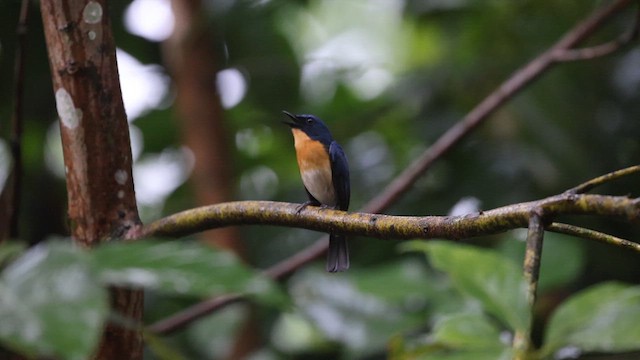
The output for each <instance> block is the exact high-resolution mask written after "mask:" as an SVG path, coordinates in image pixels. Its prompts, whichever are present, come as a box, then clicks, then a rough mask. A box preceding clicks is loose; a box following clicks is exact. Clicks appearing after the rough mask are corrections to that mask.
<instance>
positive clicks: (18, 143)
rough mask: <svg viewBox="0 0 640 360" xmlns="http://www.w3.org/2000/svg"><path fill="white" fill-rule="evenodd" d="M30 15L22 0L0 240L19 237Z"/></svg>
mask: <svg viewBox="0 0 640 360" xmlns="http://www.w3.org/2000/svg"><path fill="white" fill-rule="evenodd" d="M28 19H29V1H28V0H22V3H21V5H20V15H19V18H18V25H17V27H16V35H17V38H18V41H17V45H16V55H15V63H14V68H13V113H12V115H11V138H10V140H9V144H10V148H11V160H12V165H11V170H10V171H9V177H8V178H7V182H6V185H5V187H4V191H2V195H1V196H0V207H1V208H0V218H2V220H0V242H2V241H3V240H4V239H5V238H6V237H11V238H18V224H19V220H20V199H21V193H22V128H23V125H22V124H23V111H22V109H23V106H22V96H23V93H24V64H25V61H24V59H25V56H24V54H25V51H26V48H27V44H26V42H27V23H28Z"/></svg>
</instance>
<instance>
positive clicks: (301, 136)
mask: <svg viewBox="0 0 640 360" xmlns="http://www.w3.org/2000/svg"><path fill="white" fill-rule="evenodd" d="M292 132H293V138H294V140H295V147H296V155H297V158H298V166H299V167H300V171H307V170H318V169H329V170H331V165H330V163H329V154H328V153H327V150H326V149H325V147H324V145H322V143H320V142H319V141H316V140H313V139H311V138H310V137H309V136H308V135H307V134H305V133H304V132H303V131H302V130H299V129H292Z"/></svg>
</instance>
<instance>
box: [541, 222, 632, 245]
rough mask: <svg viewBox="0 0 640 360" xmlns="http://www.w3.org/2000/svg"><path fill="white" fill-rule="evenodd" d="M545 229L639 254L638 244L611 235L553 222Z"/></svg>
mask: <svg viewBox="0 0 640 360" xmlns="http://www.w3.org/2000/svg"><path fill="white" fill-rule="evenodd" d="M546 229H547V230H548V231H552V232H556V233H560V234H565V235H572V236H576V237H580V238H583V239H588V240H594V241H598V242H601V243H604V244H609V245H613V246H617V247H619V248H623V249H628V250H631V251H635V252H640V245H639V244H638V243H635V242H633V241H629V240H625V239H621V238H619V237H616V236H613V235H609V234H605V233H601V232H599V231H595V230H591V229H585V228H583V227H579V226H574V225H569V224H563V223H557V222H554V223H551V224H550V225H549V226H547V228H546Z"/></svg>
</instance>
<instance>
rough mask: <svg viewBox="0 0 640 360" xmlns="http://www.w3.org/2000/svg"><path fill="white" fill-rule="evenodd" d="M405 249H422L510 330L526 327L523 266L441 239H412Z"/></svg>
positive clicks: (527, 318)
mask: <svg viewBox="0 0 640 360" xmlns="http://www.w3.org/2000/svg"><path fill="white" fill-rule="evenodd" d="M403 248H404V249H406V250H420V251H424V252H425V253H426V254H427V255H428V257H429V259H430V260H431V264H432V265H433V266H434V267H435V268H436V269H439V270H441V271H444V272H446V273H447V274H448V275H449V276H450V277H451V279H452V280H453V283H454V285H455V286H456V287H457V288H458V289H459V290H460V291H462V292H464V293H466V294H468V295H470V296H472V297H473V298H475V299H477V300H478V301H480V302H481V303H482V306H483V307H484V309H485V310H486V311H487V312H488V313H490V314H492V315H494V316H495V317H497V318H498V319H500V320H502V321H503V322H504V324H505V325H508V326H509V327H510V328H511V329H513V330H521V331H526V330H527V328H528V324H529V316H530V315H529V309H528V304H527V300H526V291H525V290H526V285H525V282H524V279H523V276H522V269H521V268H520V267H519V266H518V265H516V264H515V263H514V262H512V261H510V260H509V259H507V258H504V257H502V256H500V255H499V254H498V253H496V252H495V251H491V250H484V249H480V248H477V247H472V246H467V245H460V244H455V243H452V242H442V241H430V242H425V241H412V242H409V243H406V244H404V245H403Z"/></svg>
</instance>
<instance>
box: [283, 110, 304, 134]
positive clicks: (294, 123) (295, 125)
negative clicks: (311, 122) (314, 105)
mask: <svg viewBox="0 0 640 360" xmlns="http://www.w3.org/2000/svg"><path fill="white" fill-rule="evenodd" d="M282 113H283V114H285V115H287V116H288V117H290V118H291V120H293V121H292V122H291V121H283V122H282V123H283V124H287V125H289V126H291V127H292V128H294V129H297V128H299V127H300V125H298V118H297V117H296V116H295V115H293V114H292V113H290V112H288V111H285V110H282Z"/></svg>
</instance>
